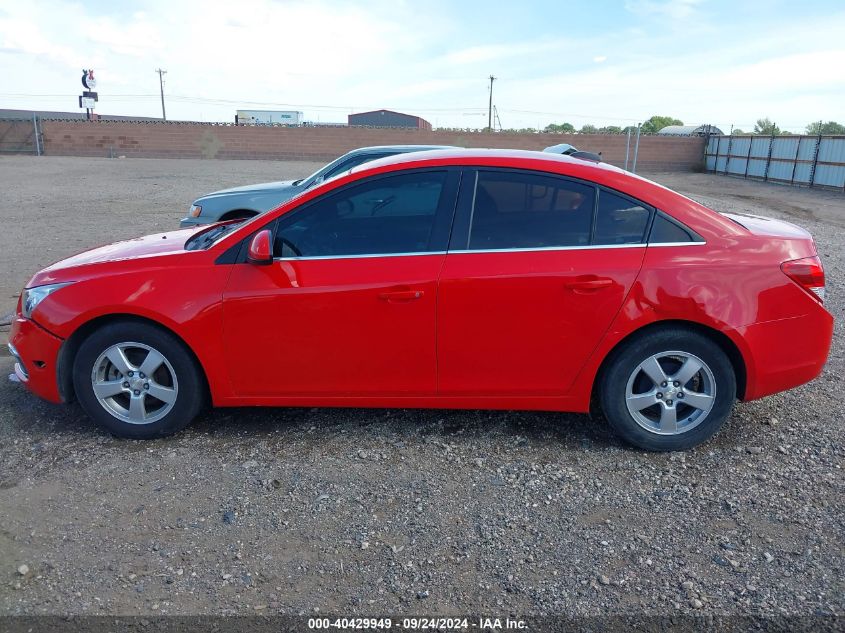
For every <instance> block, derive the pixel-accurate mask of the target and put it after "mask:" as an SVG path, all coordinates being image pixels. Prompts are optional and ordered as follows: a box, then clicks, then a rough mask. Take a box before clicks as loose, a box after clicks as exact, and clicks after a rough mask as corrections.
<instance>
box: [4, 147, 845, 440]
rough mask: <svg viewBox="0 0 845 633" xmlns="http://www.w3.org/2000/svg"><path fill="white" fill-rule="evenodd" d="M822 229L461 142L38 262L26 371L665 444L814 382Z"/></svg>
mask: <svg viewBox="0 0 845 633" xmlns="http://www.w3.org/2000/svg"><path fill="white" fill-rule="evenodd" d="M823 300H824V272H823V270H822V266H821V262H820V260H819V258H818V255H817V253H816V248H815V245H814V243H813V240H812V238H811V236H810V235H809V234H808V233H806V232H805V231H803V230H802V229H800V228H798V227H796V226H793V225H791V224H788V223H785V222H780V221H777V220H772V219H766V218H761V217H752V216H739V215H725V214H719V213H716V212H714V211H712V210H710V209H707V208H706V207H703V206H702V205H700V204H697V203H696V202H694V201H692V200H690V199H688V198H685V197H684V196H681V195H679V194H677V193H674V192H672V191H670V190H668V189H666V188H664V187H661V186H660V185H657V184H655V183H653V182H650V181H648V180H645V179H643V178H640V177H637V176H634V175H632V174H630V173H627V172H625V171H623V170H620V169H617V168H615V167H611V166H609V165H606V164H596V163H593V162H589V161H582V160H577V159H572V158H568V157H564V156H555V155H552V154H548V153H540V152H520V151H498V150H450V151H435V152H422V153H416V154H408V155H403V156H398V157H391V158H387V159H383V160H380V161H376V162H373V163H368V164H366V165H365V166H362V167H359V168H357V169H355V170H353V171H352V172H350V173H348V174H346V175H343V176H340V177H338V178H335V179H333V180H330V181H327V182H325V183H323V184H322V185H321V186H319V187H316V188H314V189H312V190H309V191H307V192H305V193H304V194H302V195H300V196H299V197H297V198H295V199H293V200H291V201H289V202H287V203H285V204H284V205H282V206H281V207H279V208H278V209H276V210H274V211H271V212H269V213H267V214H265V215H261V216H259V217H257V218H254V219H252V220H250V221H247V222H240V223H237V222H236V223H227V224H218V225H213V226H211V227H205V228H203V229H199V230H197V229H194V230H183V231H175V232H172V233H165V234H159V235H150V236H147V237H142V238H139V239H135V240H129V241H125V242H119V243H116V244H112V245H109V246H104V247H101V248H97V249H94V250H91V251H88V252H86V253H82V254H80V255H77V256H75V257H71V258H69V259H66V260H64V261H61V262H59V263H57V264H53V265H52V266H50V267H48V268H46V269H44V270H42V271H41V272H39V273H37V274H36V275H35V276H34V277H33V278H32V280H31V281H30V282H29V283H28V284H27V288H26V289H25V290H24V291H23V293H22V296H21V300H20V302H19V305H18V310H17V316H16V318H15V321H14V324H13V328H12V333H11V338H10V348H11V351H12V354H13V355H14V357H15V359H16V365H15V371H16V374H17V376H18V378H19V379H20V380H21V381H22V382H24V383H25V384H26V385H27V387H28V388H29V389H30V390H31V391H32V392H33V393H35V394H37V395H38V396H41V397H42V398H45V399H47V400H50V401H52V402H69V401H71V400H73V399H75V398H76V399H78V400H79V401H80V403H81V404H82V406H83V407H84V408H85V410H86V411H87V412H88V414H89V415H90V416H91V417H92V418H94V419H95V420H96V421H97V422H99V423H100V424H101V425H103V426H104V427H106V428H107V429H108V430H109V431H111V432H112V433H114V434H116V435H119V436H123V437H133V438H149V437H156V436H161V435H166V434H169V433H173V432H175V431H178V430H179V429H181V428H183V427H184V426H185V425H187V424H188V423H189V422H190V421H191V419H192V418H194V417H195V416H196V415H197V413H198V412H199V411H200V410H201V408H202V407H203V405H205V404H206V403H210V404H212V405H214V406H245V405H261V406H343V407H442V408H483V409H535V410H548V411H572V412H588V411H589V410H590V408H591V404H592V403H593V402H596V403H598V404H600V406H601V408H602V410H603V411H604V413H605V416H606V417H607V419H608V421H609V422H610V424H611V425H612V427H613V428H614V429H615V431H616V432H617V433H618V434H619V435H620V436H621V437H622V438H624V439H625V440H627V441H628V442H630V443H632V444H634V445H636V446H640V447H643V448H646V449H652V450H678V449H685V448H689V447H692V446H695V445H697V444H699V443H701V442H703V441H704V440H706V439H708V438H709V437H710V436H712V435H713V434H714V433H715V432H716V431H717V430H718V429H719V428H720V427H721V426H722V424H723V422H724V421H725V419H726V418H727V417H728V415H729V413H730V411H731V407H732V406H733V403H734V401H735V399H737V398H739V399H742V400H753V399H755V398H760V397H763V396H766V395H768V394H772V393H775V392H778V391H782V390H785V389H789V388H791V387H795V386H797V385H800V384H802V383H804V382H807V381H809V380H811V379H813V378H814V377H816V376H817V375H818V374H819V373H820V371H821V369H822V367H823V365H824V363H825V360H826V358H827V354H828V351H829V348H830V343H831V338H832V332H833V318H832V316H831V315H830V314H829V313H828V312H827V311H826V310H825V309H824V307H823Z"/></svg>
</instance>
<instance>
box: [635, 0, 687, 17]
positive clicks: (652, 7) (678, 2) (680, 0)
mask: <svg viewBox="0 0 845 633" xmlns="http://www.w3.org/2000/svg"><path fill="white" fill-rule="evenodd" d="M701 1H702V0H626V1H625V8H626V9H627V10H628V11H630V12H632V13H638V14H641V15H649V16H654V15H657V16H662V17H667V18H670V19H672V20H686V19H687V18H690V17H691V16H693V15H694V14H695V12H696V7H697V6H698V5H699V4H701Z"/></svg>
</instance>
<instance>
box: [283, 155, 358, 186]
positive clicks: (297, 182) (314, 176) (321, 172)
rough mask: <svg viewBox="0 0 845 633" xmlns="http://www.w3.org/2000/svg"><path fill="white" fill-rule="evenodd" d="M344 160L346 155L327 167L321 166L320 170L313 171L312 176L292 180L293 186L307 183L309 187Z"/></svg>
mask: <svg viewBox="0 0 845 633" xmlns="http://www.w3.org/2000/svg"><path fill="white" fill-rule="evenodd" d="M344 158H346V155H343V156H341V157H340V158H336V159H335V160H333V161H332V162H330V163H329V164H328V165H323V166H322V167H320V169H318V170H317V171H315V172H314V173H313V174H311V175H310V176H308V177H307V178H300V179H299V180H294V181H293V184H294V185H300V184H302V183H308V186H309V187H310V186H311V185H313V184H314V183H315V182H317V179H318V178H319V177H320V176H324V175H325V174H326V173H327V172H328V171H329V170H330V169H334V168H335V167H337V166H338V165H339V164H340V163H341V162H342V161H343V159H344Z"/></svg>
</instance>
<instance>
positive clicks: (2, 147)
mask: <svg viewBox="0 0 845 633" xmlns="http://www.w3.org/2000/svg"><path fill="white" fill-rule="evenodd" d="M43 147H44V143H43V137H42V133H41V122H40V120H39V119H38V117H36V116H33V117H32V118H31V119H0V155H2V154H33V155H35V156H40V155H41V153H42V150H43Z"/></svg>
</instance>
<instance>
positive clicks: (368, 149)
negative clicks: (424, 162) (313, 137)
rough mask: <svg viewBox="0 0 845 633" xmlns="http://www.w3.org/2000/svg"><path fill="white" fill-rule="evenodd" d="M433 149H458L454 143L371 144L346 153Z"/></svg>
mask: <svg viewBox="0 0 845 633" xmlns="http://www.w3.org/2000/svg"><path fill="white" fill-rule="evenodd" d="M434 149H458V148H456V147H455V146H454V145H372V146H370V147H359V148H357V149H353V150H350V151H349V152H347V154H369V153H371V152H385V151H389V152H397V153H400V152H419V151H426V150H434Z"/></svg>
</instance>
